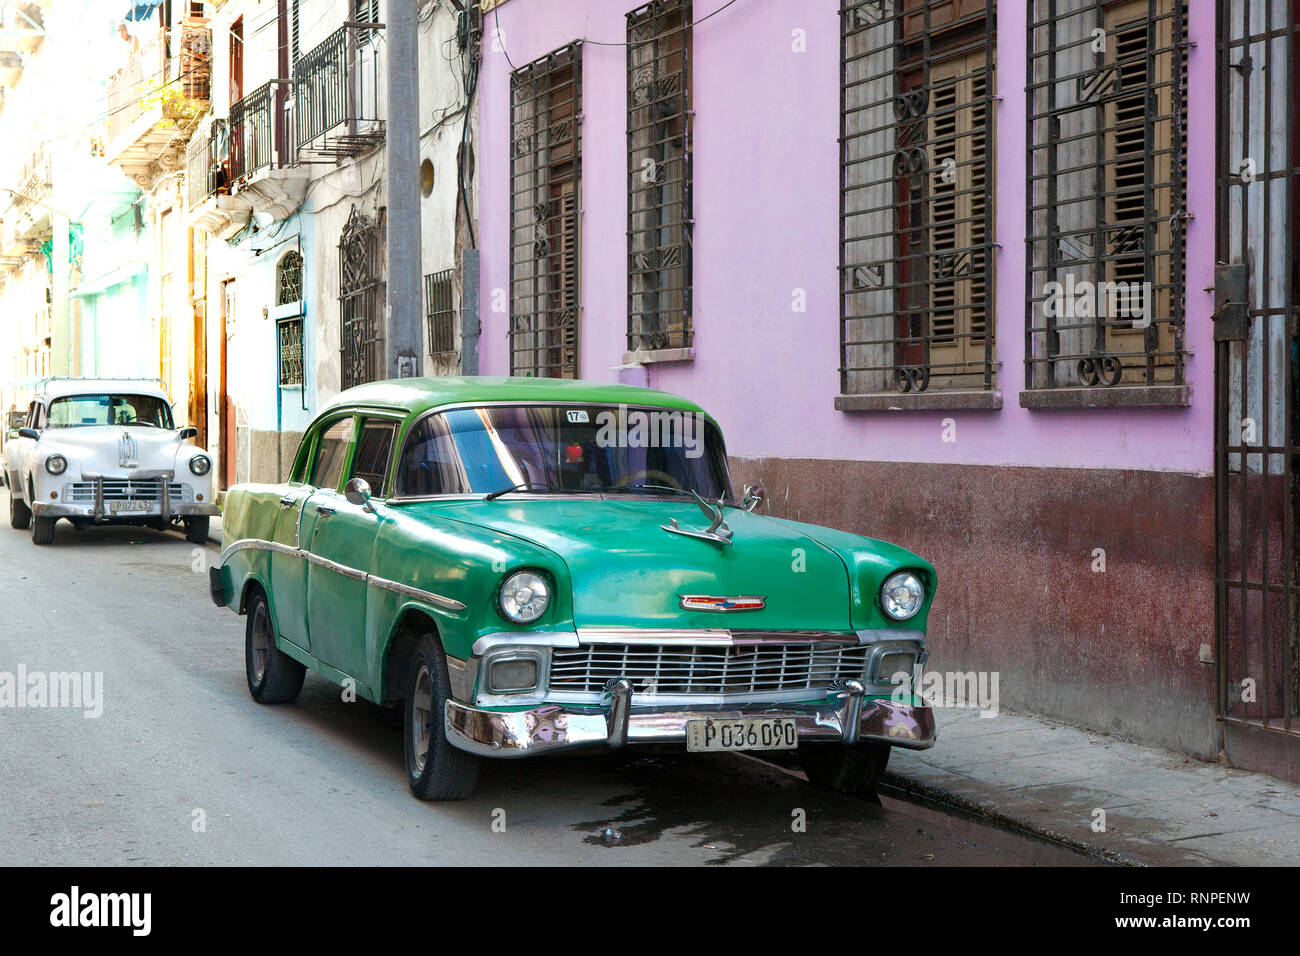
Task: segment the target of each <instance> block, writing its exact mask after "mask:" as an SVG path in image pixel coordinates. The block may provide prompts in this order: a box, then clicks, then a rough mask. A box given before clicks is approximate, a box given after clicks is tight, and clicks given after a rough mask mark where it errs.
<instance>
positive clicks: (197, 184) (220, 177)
mask: <svg viewBox="0 0 1300 956" xmlns="http://www.w3.org/2000/svg"><path fill="white" fill-rule="evenodd" d="M227 141H228V136H227V132H226V124H225V122H224V121H223V120H216V121H214V122H213V124H212V125H211V126H210V127H209V128H208V130H207V132H206V133H203V134H201V135H197V136H194V137H192V138H191V139H190V141H189V144H188V145H187V146H186V147H185V169H186V173H187V175H186V177H185V178H186V181H187V182H188V183H189V194H188V197H187V198H188V208H190V209H193V208H194V207H195V206H197V205H198V204H199V203H201V202H203V200H205V199H207V198H208V197H209V196H211V195H213V194H214V193H217V192H219V191H222V190H224V189H225V188H226V185H227V183H228V182H229V180H228V178H227V173H226V167H227V162H226V159H225V156H226V154H227V153H228V152H229V147H228V146H227V145H226V144H227Z"/></svg>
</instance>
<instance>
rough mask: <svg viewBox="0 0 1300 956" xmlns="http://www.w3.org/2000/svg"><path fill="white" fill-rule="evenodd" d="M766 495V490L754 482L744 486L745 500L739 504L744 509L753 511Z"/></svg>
mask: <svg viewBox="0 0 1300 956" xmlns="http://www.w3.org/2000/svg"><path fill="white" fill-rule="evenodd" d="M766 497H767V492H765V491H764V490H763V486H762V485H760V484H759V483H758V482H755V483H754V484H752V485H746V486H745V500H744V501H743V502H742V503H741V504H742V506H743V507H744V509H745V510H746V511H753V510H754V509H755V508H757V507H758V506H759V505H761V504H762V503H763V499H764V498H766Z"/></svg>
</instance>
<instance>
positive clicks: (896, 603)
mask: <svg viewBox="0 0 1300 956" xmlns="http://www.w3.org/2000/svg"><path fill="white" fill-rule="evenodd" d="M924 603H925V586H924V585H922V584H921V579H920V578H918V577H917V576H916V575H915V574H913V573H912V572H911V571H899V572H898V573H897V574H891V575H890V576H889V577H887V578H885V583H884V584H882V585H881V587H880V606H881V608H883V609H884V611H885V613H886V614H888V615H889V616H890V617H891V618H893V619H894V620H895V621H906V620H907V619H908V618H912V617H915V616H916V612H917V611H919V610H921V605H922V604H924Z"/></svg>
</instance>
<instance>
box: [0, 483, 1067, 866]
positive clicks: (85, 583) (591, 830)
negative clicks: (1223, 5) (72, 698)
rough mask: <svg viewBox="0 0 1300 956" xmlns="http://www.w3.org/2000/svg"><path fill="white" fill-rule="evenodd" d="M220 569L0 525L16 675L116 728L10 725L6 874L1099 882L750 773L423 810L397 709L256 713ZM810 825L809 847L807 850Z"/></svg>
mask: <svg viewBox="0 0 1300 956" xmlns="http://www.w3.org/2000/svg"><path fill="white" fill-rule="evenodd" d="M7 512H8V499H7V492H5V491H0V513H4V514H7ZM216 556H217V551H216V548H215V547H211V546H210V547H207V548H196V547H195V546H194V545H191V544H188V543H187V542H186V541H185V540H184V539H183V538H182V537H181V535H180V534H177V533H171V534H160V533H158V532H154V531H148V530H141V529H131V528H105V529H91V530H87V531H84V532H80V533H79V532H77V531H75V530H74V529H73V528H72V527H71V526H70V525H69V524H68V523H67V522H62V523H60V525H59V526H58V531H57V535H56V539H55V543H54V544H53V545H52V546H50V547H44V548H37V547H34V546H33V545H32V543H31V542H30V540H29V538H28V535H27V533H25V532H19V531H14V530H11V529H10V528H9V527H8V526H7V522H6V524H5V526H4V527H3V528H0V568H3V572H2V573H0V607H4V608H5V615H6V616H5V621H4V623H3V625H0V672H8V673H11V674H13V673H17V672H18V671H19V669H20V668H23V669H25V670H26V672H27V673H33V672H36V671H45V672H56V671H71V670H76V671H81V672H87V671H88V672H92V673H93V672H102V673H103V700H102V705H103V713H102V716H100V717H98V718H87V717H86V716H83V711H82V710H81V709H54V708H41V709H35V708H22V709H18V708H8V707H0V741H3V745H2V746H0V777H2V778H3V779H4V780H6V781H8V785H7V786H6V787H5V791H6V793H5V798H4V799H3V800H0V841H3V845H4V847H5V858H6V862H8V863H9V864H11V865H47V864H61V865H76V866H84V865H91V866H101V865H113V864H150V865H175V864H218V865H220V864H247V865H255V864H261V865H288V864H307V865H318V864H332V865H340V864H407V865H416V864H431V863H436V864H469V863H477V864H537V865H547V866H554V865H570V864H581V863H591V864H612V865H635V864H657V865H697V864H750V865H753V864H773V863H777V864H793V865H817V864H858V865H864V864H865V865H873V864H883V865H904V866H910V865H916V866H940V865H961V864H993V865H1076V866H1077V865H1081V864H1087V863H1090V862H1092V861H1091V860H1089V859H1088V858H1086V857H1083V856H1081V855H1079V854H1076V853H1074V852H1073V851H1070V850H1067V849H1063V848H1059V847H1056V846H1053V845H1049V844H1046V843H1043V842H1039V841H1036V840H1031V839H1028V838H1025V837H1021V836H1019V835H1015V834H1011V833H1007V832H1003V831H1001V830H998V829H995V828H993V827H988V826H985V825H983V824H980V823H977V822H972V821H970V820H967V819H965V818H961V817H955V816H950V815H947V814H945V813H943V812H942V811H940V810H939V809H937V808H933V807H925V806H916V805H912V804H907V803H903V802H900V801H895V800H892V799H890V798H888V797H885V798H884V806H883V807H877V806H875V805H873V804H871V803H870V802H867V801H865V800H861V799H855V798H850V797H845V796H841V795H839V794H834V793H829V792H826V791H821V790H817V789H814V788H812V787H810V786H809V785H808V784H807V783H806V782H805V781H803V780H802V779H799V778H798V777H796V776H794V775H792V774H790V773H788V772H786V771H784V770H781V769H779V768H777V767H774V766H771V765H768V764H764V763H760V762H758V761H756V760H751V759H746V758H740V757H717V758H708V757H690V756H687V755H684V754H683V755H680V756H677V755H674V756H660V755H653V756H643V757H637V756H635V755H631V756H629V757H626V758H623V757H618V756H608V757H596V758H588V759H577V758H573V759H564V760H544V761H525V762H514V763H506V762H490V763H488V764H487V765H486V766H485V769H484V772H483V775H482V779H481V783H480V785H479V789H478V792H477V794H476V795H475V796H474V797H473V798H472V799H471V800H468V801H466V802H464V803H459V804H426V803H421V802H420V801H418V800H416V799H414V798H413V797H412V796H411V795H410V793H409V792H408V790H407V786H406V781H405V779H404V776H403V763H402V734H401V729H400V726H399V724H398V722H397V720H396V719H395V717H394V715H392V714H390V713H389V712H387V711H385V710H384V709H381V708H379V707H375V706H373V705H371V704H369V703H365V702H359V703H345V702H343V701H342V699H341V693H340V690H339V688H337V687H336V686H334V685H333V684H330V683H328V682H326V681H325V680H324V679H322V678H320V677H318V676H316V675H314V674H309V675H308V678H307V684H306V686H305V688H304V690H303V693H302V696H301V697H300V698H299V700H298V702H297V703H295V704H292V705H288V706H281V707H260V706H258V705H257V704H255V703H253V701H252V700H251V699H250V698H249V696H248V691H247V688H246V685H245V679H244V668H243V619H241V618H236V617H235V616H234V615H232V614H230V613H229V612H226V611H219V610H218V609H216V608H214V607H213V606H212V604H211V602H210V600H209V599H208V595H207V591H206V581H207V578H206V575H205V574H204V573H199V572H202V571H203V569H204V568H205V566H206V564H205V563H206V562H209V561H212V560H213V559H215V558H216ZM196 568H197V569H198V570H197V571H196ZM797 810H803V811H804V814H803V816H804V818H805V819H806V831H805V832H801V833H796V832H793V830H792V823H793V821H794V819H795V814H796V811H797ZM196 811H202V813H201V814H198V813H196ZM200 823H201V824H202V825H201V826H200V825H199V824H200ZM494 823H495V827H494ZM502 823H504V830H502ZM196 830H197V831H198V832H196ZM607 831H609V832H607Z"/></svg>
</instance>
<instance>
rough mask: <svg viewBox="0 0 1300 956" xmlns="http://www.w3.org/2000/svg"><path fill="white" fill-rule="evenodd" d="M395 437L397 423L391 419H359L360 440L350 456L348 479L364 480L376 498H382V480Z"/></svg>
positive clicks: (386, 474)
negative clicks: (350, 470)
mask: <svg viewBox="0 0 1300 956" xmlns="http://www.w3.org/2000/svg"><path fill="white" fill-rule="evenodd" d="M396 437H397V422H395V421H393V420H392V419H391V418H363V419H361V438H360V439H358V441H357V453H356V454H355V455H353V456H352V474H351V475H350V476H349V477H351V478H361V479H362V480H364V481H365V483H366V484H368V485H369V486H370V491H371V494H373V495H374V496H375V497H376V498H382V497H384V479H385V478H386V477H387V476H388V463H389V462H390V461H391V460H392V457H393V442H394V440H395V439H396Z"/></svg>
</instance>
